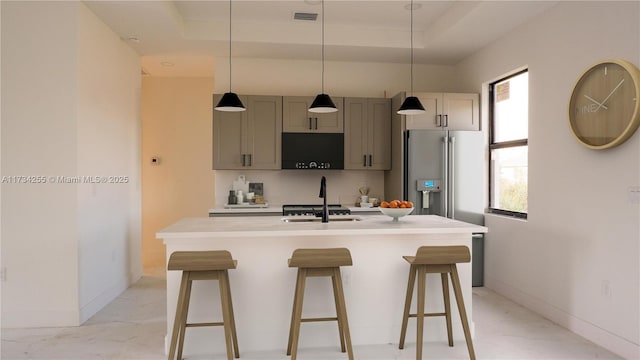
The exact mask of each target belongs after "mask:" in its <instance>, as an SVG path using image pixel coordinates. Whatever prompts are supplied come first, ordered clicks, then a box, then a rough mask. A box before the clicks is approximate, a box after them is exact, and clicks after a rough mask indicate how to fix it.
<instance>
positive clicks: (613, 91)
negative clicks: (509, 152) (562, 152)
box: [569, 60, 640, 150]
mask: <svg viewBox="0 0 640 360" xmlns="http://www.w3.org/2000/svg"><path fill="white" fill-rule="evenodd" d="M638 96H640V70H638V68H637V67H636V66H635V65H633V64H632V63H630V62H628V61H624V60H605V61H601V62H598V63H597V64H595V65H593V66H591V67H590V68H588V69H587V70H586V71H585V72H584V74H582V76H581V77H580V78H579V79H578V82H577V83H576V85H575V86H574V88H573V93H572V94H571V101H570V103H569V125H570V126H571V130H572V131H573V134H574V135H575V137H576V139H577V140H578V141H579V142H580V143H581V144H583V145H585V146H587V147H589V148H591V149H596V150H600V149H608V148H612V147H614V146H617V145H620V144H622V143H623V142H625V140H627V139H628V138H629V137H630V136H631V135H633V133H634V131H636V129H637V128H638V125H640V101H639V99H638Z"/></svg>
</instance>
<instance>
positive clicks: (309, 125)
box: [309, 118, 313, 130]
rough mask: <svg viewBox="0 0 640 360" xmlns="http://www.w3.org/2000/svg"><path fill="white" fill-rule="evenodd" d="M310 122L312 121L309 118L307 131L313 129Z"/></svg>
mask: <svg viewBox="0 0 640 360" xmlns="http://www.w3.org/2000/svg"><path fill="white" fill-rule="evenodd" d="M311 121H312V120H311V118H309V130H311V129H313V128H312V127H311Z"/></svg>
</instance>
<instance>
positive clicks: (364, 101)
mask: <svg viewBox="0 0 640 360" xmlns="http://www.w3.org/2000/svg"><path fill="white" fill-rule="evenodd" d="M344 108H345V112H344V124H345V125H344V146H345V150H344V168H345V169H351V170H388V169H390V168H391V99H385V98H345V99H344Z"/></svg>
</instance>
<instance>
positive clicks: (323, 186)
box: [318, 176, 329, 223]
mask: <svg viewBox="0 0 640 360" xmlns="http://www.w3.org/2000/svg"><path fill="white" fill-rule="evenodd" d="M318 197H321V198H322V222H323V223H328V222H329V210H328V209H327V178H325V177H324V176H323V177H322V179H320V195H318Z"/></svg>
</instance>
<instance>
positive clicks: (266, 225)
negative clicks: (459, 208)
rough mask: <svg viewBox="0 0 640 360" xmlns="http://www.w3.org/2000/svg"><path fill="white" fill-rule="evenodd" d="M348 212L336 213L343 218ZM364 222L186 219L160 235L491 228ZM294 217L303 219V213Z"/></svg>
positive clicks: (441, 222)
mask: <svg viewBox="0 0 640 360" xmlns="http://www.w3.org/2000/svg"><path fill="white" fill-rule="evenodd" d="M340 216H343V217H344V216H345V215H336V216H335V217H340ZM352 217H357V218H359V219H360V221H333V222H332V221H331V219H332V218H334V216H332V217H330V220H329V223H326V224H323V223H321V222H300V223H286V222H283V221H282V220H281V219H282V217H276V216H253V217H209V218H185V219H182V220H180V221H178V222H176V223H175V224H173V225H170V226H169V227H167V228H164V229H162V230H160V231H159V232H158V233H157V234H156V237H157V238H160V239H165V240H167V239H174V238H203V237H207V238H223V237H224V238H228V237H261V236H331V235H351V234H353V235H366V234H427V233H428V234H445V233H446V234H452V233H485V232H487V228H486V227H484V226H478V225H473V224H468V223H465V222H461V221H457V220H452V219H448V218H444V217H441V216H436V215H409V216H405V217H402V218H400V219H399V221H398V222H393V221H392V218H390V217H388V216H385V215H368V216H352ZM291 218H302V217H300V216H297V217H291Z"/></svg>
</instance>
